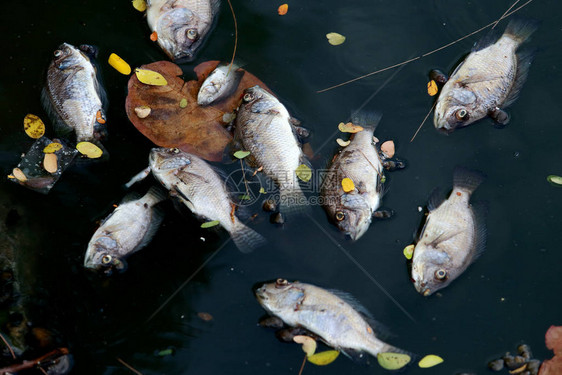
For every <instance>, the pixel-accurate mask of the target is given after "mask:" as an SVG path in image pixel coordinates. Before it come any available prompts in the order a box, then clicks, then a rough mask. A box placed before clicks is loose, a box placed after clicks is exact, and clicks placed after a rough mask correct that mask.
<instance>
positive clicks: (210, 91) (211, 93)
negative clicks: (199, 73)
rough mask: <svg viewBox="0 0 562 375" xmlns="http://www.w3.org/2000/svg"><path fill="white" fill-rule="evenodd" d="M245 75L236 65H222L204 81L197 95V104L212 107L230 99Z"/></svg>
mask: <svg viewBox="0 0 562 375" xmlns="http://www.w3.org/2000/svg"><path fill="white" fill-rule="evenodd" d="M244 73H245V71H244V70H242V69H240V67H239V66H238V65H236V64H232V65H230V64H226V63H220V64H219V65H218V66H217V67H216V68H215V70H213V71H212V72H211V74H209V76H208V77H207V78H206V79H205V81H203V84H202V85H201V88H200V89H199V93H198V94H197V104H199V105H210V104H212V103H214V102H218V101H220V100H223V99H226V98H228V97H229V96H230V95H232V94H233V93H234V91H236V89H237V88H238V84H239V83H240V80H241V79H242V77H243V76H244Z"/></svg>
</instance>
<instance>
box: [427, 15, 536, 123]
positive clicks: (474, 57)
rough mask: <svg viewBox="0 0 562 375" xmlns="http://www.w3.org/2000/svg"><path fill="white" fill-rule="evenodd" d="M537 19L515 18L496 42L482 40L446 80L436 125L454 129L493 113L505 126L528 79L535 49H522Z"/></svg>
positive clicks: (435, 117)
mask: <svg viewBox="0 0 562 375" xmlns="http://www.w3.org/2000/svg"><path fill="white" fill-rule="evenodd" d="M537 28H538V22H536V21H534V20H526V19H521V18H516V19H514V20H512V21H510V23H509V24H508V25H507V28H506V30H505V32H504V33H503V35H502V36H501V37H500V38H499V39H497V40H496V41H495V43H494V42H493V39H491V38H490V37H485V38H484V39H482V40H481V41H480V42H479V43H478V44H477V45H476V46H475V47H474V49H473V51H472V52H471V53H470V54H469V55H468V56H467V57H466V58H465V59H464V61H463V62H461V63H460V65H459V66H458V67H457V68H456V69H455V71H454V72H453V74H452V75H451V77H450V78H449V79H448V81H447V82H446V83H445V85H444V86H443V88H442V90H441V94H440V95H439V98H438V99H437V104H436V106H435V116H434V118H433V123H434V125H435V128H437V129H439V130H443V131H445V132H452V131H453V130H455V129H456V128H460V127H464V126H467V125H470V124H472V123H473V122H475V121H477V120H480V119H482V118H484V117H486V116H490V117H491V118H492V119H494V120H495V121H496V122H497V123H499V124H502V125H505V124H507V123H508V122H509V115H508V114H507V112H505V111H504V108H505V107H508V106H509V105H511V104H512V103H513V102H514V101H515V100H516V99H517V97H518V95H519V92H520V91H521V88H522V87H523V83H524V82H525V80H526V79H527V76H528V73H529V67H530V66H531V62H532V60H533V56H534V53H533V51H519V46H520V45H521V44H522V43H523V42H525V41H526V40H527V39H528V38H529V37H530V36H531V34H532V33H533V32H535V30H536V29H537Z"/></svg>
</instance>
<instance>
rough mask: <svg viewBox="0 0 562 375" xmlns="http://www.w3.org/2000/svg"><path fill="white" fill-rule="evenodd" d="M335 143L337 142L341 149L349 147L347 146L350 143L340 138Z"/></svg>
mask: <svg viewBox="0 0 562 375" xmlns="http://www.w3.org/2000/svg"><path fill="white" fill-rule="evenodd" d="M336 142H338V145H340V146H342V147H347V146H349V144H350V143H351V141H350V140H347V141H344V140H343V139H341V138H338V139H336Z"/></svg>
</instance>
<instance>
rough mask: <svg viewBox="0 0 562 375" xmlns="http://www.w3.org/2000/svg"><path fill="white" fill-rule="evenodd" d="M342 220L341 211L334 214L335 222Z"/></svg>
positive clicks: (343, 217) (343, 216) (342, 214)
mask: <svg viewBox="0 0 562 375" xmlns="http://www.w3.org/2000/svg"><path fill="white" fill-rule="evenodd" d="M343 219H345V214H344V213H343V212H341V211H338V212H336V220H337V221H342V220H343Z"/></svg>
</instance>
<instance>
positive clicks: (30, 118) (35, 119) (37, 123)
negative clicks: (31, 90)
mask: <svg viewBox="0 0 562 375" xmlns="http://www.w3.org/2000/svg"><path fill="white" fill-rule="evenodd" d="M23 129H24V130H25V134H27V135H28V136H30V137H31V138H33V139H38V138H41V137H42V136H43V135H44V134H45V124H44V123H43V121H41V119H40V118H39V116H36V115H33V114H31V113H29V114H27V115H26V116H25V117H24V119H23Z"/></svg>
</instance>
